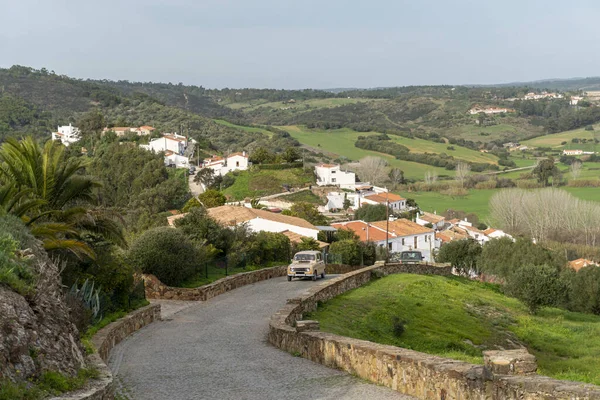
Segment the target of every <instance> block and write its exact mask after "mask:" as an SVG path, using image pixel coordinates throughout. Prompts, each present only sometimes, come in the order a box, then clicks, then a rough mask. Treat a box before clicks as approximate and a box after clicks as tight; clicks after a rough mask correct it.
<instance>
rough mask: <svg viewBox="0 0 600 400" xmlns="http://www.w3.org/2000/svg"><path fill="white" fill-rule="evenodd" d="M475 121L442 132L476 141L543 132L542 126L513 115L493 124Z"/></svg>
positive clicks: (525, 135)
mask: <svg viewBox="0 0 600 400" xmlns="http://www.w3.org/2000/svg"><path fill="white" fill-rule="evenodd" d="M474 122H475V119H473V124H468V125H460V126H456V127H453V128H449V129H447V130H446V133H445V134H444V132H441V134H442V135H445V136H448V137H460V138H462V139H466V140H472V141H474V142H479V141H481V142H489V141H491V140H495V139H500V138H501V139H508V138H510V137H513V136H515V135H516V136H517V137H531V135H532V134H534V133H537V134H541V133H542V130H541V128H538V127H534V126H531V125H529V124H528V123H526V122H525V121H524V120H522V119H518V118H513V117H506V118H502V119H501V122H503V123H500V124H497V125H491V126H479V125H475V123H474ZM482 133H483V134H482Z"/></svg>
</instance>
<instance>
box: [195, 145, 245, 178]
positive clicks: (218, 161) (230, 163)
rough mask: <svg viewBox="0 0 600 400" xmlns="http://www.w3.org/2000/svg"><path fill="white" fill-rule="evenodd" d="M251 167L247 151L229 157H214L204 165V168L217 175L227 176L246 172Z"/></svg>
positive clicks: (205, 161) (208, 159)
mask: <svg viewBox="0 0 600 400" xmlns="http://www.w3.org/2000/svg"><path fill="white" fill-rule="evenodd" d="M249 166H250V162H249V161H248V154H246V152H245V151H243V152H241V153H239V152H238V153H231V154H229V155H228V156H227V157H220V156H216V155H214V156H212V157H211V158H207V159H205V160H204V162H203V163H202V168H210V169H212V170H213V172H214V174H215V175H221V176H223V175H226V174H227V173H229V172H231V171H238V170H239V171H245V170H247V169H248V167H249Z"/></svg>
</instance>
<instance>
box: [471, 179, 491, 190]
mask: <svg viewBox="0 0 600 400" xmlns="http://www.w3.org/2000/svg"><path fill="white" fill-rule="evenodd" d="M475 189H496V181H495V180H491V179H490V180H489V181H485V182H479V183H477V184H476V185H475Z"/></svg>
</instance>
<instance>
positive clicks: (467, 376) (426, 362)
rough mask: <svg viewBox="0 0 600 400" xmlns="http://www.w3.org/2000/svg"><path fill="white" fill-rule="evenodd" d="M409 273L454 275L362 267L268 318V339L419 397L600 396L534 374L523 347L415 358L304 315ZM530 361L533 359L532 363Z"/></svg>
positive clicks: (431, 268) (444, 270)
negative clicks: (475, 356)
mask: <svg viewBox="0 0 600 400" xmlns="http://www.w3.org/2000/svg"><path fill="white" fill-rule="evenodd" d="M399 272H412V273H430V274H436V275H449V274H451V268H450V267H446V266H443V267H440V266H435V265H400V264H393V265H382V266H371V267H366V268H362V269H359V270H356V271H353V272H350V273H348V274H345V275H342V276H339V277H336V278H334V279H331V280H329V281H324V282H321V283H320V284H317V285H315V286H313V287H312V288H311V289H309V290H308V291H307V292H306V293H305V294H304V295H303V296H302V297H299V298H294V299H289V300H288V303H287V304H286V305H285V306H284V307H283V308H282V309H280V310H279V311H278V312H277V313H276V314H274V315H273V316H272V317H271V321H270V324H269V342H270V343H271V344H273V345H274V346H276V347H278V348H280V349H282V350H285V351H287V352H290V353H293V354H299V355H301V356H302V357H305V358H307V359H309V360H311V361H314V362H318V363H320V364H323V365H326V366H328V367H332V368H336V369H341V370H344V371H347V372H349V373H351V374H355V375H357V376H359V377H361V378H363V379H367V380H370V381H371V382H374V383H377V384H380V385H385V386H387V387H390V388H392V389H394V390H396V391H398V392H401V393H404V394H408V395H411V396H415V397H417V398H420V399H441V400H450V399H453V400H454V399H456V400H458V399H461V400H470V399H477V400H484V399H485V400H487V399H494V400H495V399H497V400H501V399H502V400H504V399H525V400H542V399H543V400H549V399H552V400H562V399H564V400H567V399H569V400H571V399H600V387H598V386H594V385H588V384H583V383H578V382H568V381H560V380H556V379H551V378H548V377H544V376H538V375H536V374H535V373H532V371H535V368H536V367H535V358H534V357H533V356H531V355H530V354H529V353H527V352H526V351H524V350H519V351H517V352H514V351H513V352H510V351H508V352H486V353H485V354H484V358H485V364H486V365H485V366H484V365H473V364H469V363H466V362H462V361H457V360H451V359H447V358H443V357H438V356H433V355H429V354H425V353H420V352H417V351H413V350H407V349H403V348H399V347H395V346H387V345H381V344H377V343H372V342H369V341H365V340H358V339H352V338H347V337H344V336H339V335H334V334H331V333H326V332H320V331H319V330H318V329H319V324H318V322H317V321H302V316H303V315H304V314H306V313H308V312H311V311H314V310H316V308H317V304H318V302H323V301H327V300H329V299H331V298H333V297H335V296H338V295H340V294H342V293H344V292H347V291H349V290H352V289H355V288H358V287H360V286H362V285H364V284H365V283H367V282H369V281H370V280H371V278H372V276H385V275H388V274H392V273H399ZM532 358H533V359H532Z"/></svg>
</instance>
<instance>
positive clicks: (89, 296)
mask: <svg viewBox="0 0 600 400" xmlns="http://www.w3.org/2000/svg"><path fill="white" fill-rule="evenodd" d="M70 293H71V295H72V296H74V297H75V298H78V299H80V300H81V302H82V303H83V304H84V305H85V307H86V308H87V309H88V310H90V312H91V313H92V321H94V322H97V321H99V320H101V319H102V314H101V313H100V311H101V307H100V288H96V289H94V281H92V280H90V279H86V280H85V281H84V282H83V284H82V285H81V286H79V285H78V283H77V282H75V283H74V284H73V286H71V291H70Z"/></svg>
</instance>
